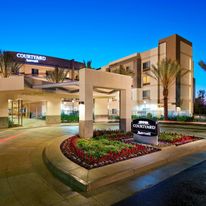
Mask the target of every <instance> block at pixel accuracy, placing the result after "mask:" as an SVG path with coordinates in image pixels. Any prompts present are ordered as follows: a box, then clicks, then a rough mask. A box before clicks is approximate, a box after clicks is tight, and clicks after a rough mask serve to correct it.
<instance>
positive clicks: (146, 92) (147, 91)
mask: <svg viewBox="0 0 206 206" xmlns="http://www.w3.org/2000/svg"><path fill="white" fill-rule="evenodd" d="M142 98H143V99H149V98H150V90H144V91H143V92H142Z"/></svg>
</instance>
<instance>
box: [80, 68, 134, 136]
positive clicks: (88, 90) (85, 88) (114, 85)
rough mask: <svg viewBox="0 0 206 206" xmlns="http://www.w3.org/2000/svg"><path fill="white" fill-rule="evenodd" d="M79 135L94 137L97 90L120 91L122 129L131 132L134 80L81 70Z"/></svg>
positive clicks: (112, 74)
mask: <svg viewBox="0 0 206 206" xmlns="http://www.w3.org/2000/svg"><path fill="white" fill-rule="evenodd" d="M79 76H80V82H79V87H80V88H79V89H80V90H79V98H80V101H79V104H80V105H79V120H80V121H79V134H80V136H81V137H85V138H89V137H92V136H93V108H94V105H93V90H94V89H95V88H104V89H115V90H119V91H120V129H121V130H123V131H130V130H131V125H130V124H131V85H132V78H131V77H129V76H125V75H119V74H114V73H108V72H102V71H95V70H91V69H81V70H80V72H79Z"/></svg>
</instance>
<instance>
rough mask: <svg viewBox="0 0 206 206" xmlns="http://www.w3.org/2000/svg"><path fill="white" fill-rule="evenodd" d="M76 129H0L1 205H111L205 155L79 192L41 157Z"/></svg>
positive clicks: (103, 126) (63, 127)
mask: <svg viewBox="0 0 206 206" xmlns="http://www.w3.org/2000/svg"><path fill="white" fill-rule="evenodd" d="M96 127H98V128H100V127H101V128H106V127H108V125H106V124H105V125H100V124H97V125H96ZM113 128H116V126H115V125H114V126H113ZM77 131H78V126H53V127H42V128H31V129H28V128H27V129H23V128H22V129H21V128H15V129H8V130H0V206H10V205H11V206H28V205H29V206H42V205H43V206H68V205H69V206H72V205H78V206H81V205H94V206H95V205H111V204H114V203H115V202H118V201H120V200H122V199H125V198H127V197H128V196H131V195H133V194H134V193H135V192H137V191H140V190H143V189H145V188H148V187H151V186H153V185H155V184H157V183H159V182H161V181H163V180H165V179H166V178H168V177H169V176H173V175H174V174H177V173H178V172H180V171H182V170H184V169H185V168H188V167H191V166H192V165H194V164H196V163H199V162H201V161H203V160H205V159H206V154H205V153H202V154H198V155H195V156H192V157H187V158H185V159H182V160H179V161H177V162H175V163H173V164H170V165H167V166H164V167H162V168H159V169H157V170H154V171H152V172H150V173H148V174H145V175H143V176H141V177H133V178H130V179H127V180H126V181H122V182H118V183H116V184H112V185H109V186H106V187H103V188H101V189H98V190H96V191H94V192H91V193H82V192H77V191H74V190H72V188H70V187H68V186H66V185H64V184H63V183H61V182H60V181H59V180H58V179H56V178H54V177H53V176H52V175H51V173H50V172H49V171H48V170H47V168H46V166H45V165H44V163H43V161H42V150H43V148H44V147H45V145H47V144H48V143H49V142H50V141H51V140H53V139H55V138H56V137H61V136H64V135H71V134H75V133H77ZM201 134H202V135H203V133H201ZM204 136H205V137H206V132H204Z"/></svg>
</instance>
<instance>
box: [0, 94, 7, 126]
mask: <svg viewBox="0 0 206 206" xmlns="http://www.w3.org/2000/svg"><path fill="white" fill-rule="evenodd" d="M8 126H9V125H8V98H7V96H4V95H3V94H2V95H0V128H8Z"/></svg>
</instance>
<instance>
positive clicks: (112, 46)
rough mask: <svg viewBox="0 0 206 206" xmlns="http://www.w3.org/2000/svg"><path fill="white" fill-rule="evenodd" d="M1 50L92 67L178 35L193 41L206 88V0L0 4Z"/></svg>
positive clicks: (199, 84) (2, 1)
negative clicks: (203, 63)
mask: <svg viewBox="0 0 206 206" xmlns="http://www.w3.org/2000/svg"><path fill="white" fill-rule="evenodd" d="M0 7H1V12H0V18H1V23H0V36H1V38H0V49H3V50H11V51H22V52H30V53H36V54H44V55H50V56H55V57H61V58H68V59H73V58H74V59H76V60H79V61H82V60H84V59H85V60H90V59H91V60H92V61H93V66H94V67H100V66H103V65H106V64H107V63H109V62H110V61H113V60H115V59H117V58H121V57H124V56H126V55H130V54H132V53H135V52H142V51H145V50H148V49H151V48H153V47H156V46H157V43H158V40H159V39H161V38H164V37H167V36H170V35H172V34H174V33H177V34H179V35H181V36H183V37H184V38H186V39H188V40H189V41H191V42H192V43H193V53H194V62H195V78H196V90H199V89H206V72H204V71H202V70H201V69H200V67H199V66H198V61H199V60H205V61H206V26H205V24H206V13H205V8H206V1H205V0H195V1H192V0H190V1H186V0H167V1H163V0H155V1H154V0H153V1H152V0H147V1H143V0H141V1H139V0H87V1H84V0H73V1H72V0H58V1H52V0H45V1H44V0H41V1H40V0H36V1H28V0H27V1H25V0H23V1H17V0H15V1H14V0H10V1H5V0H0Z"/></svg>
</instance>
